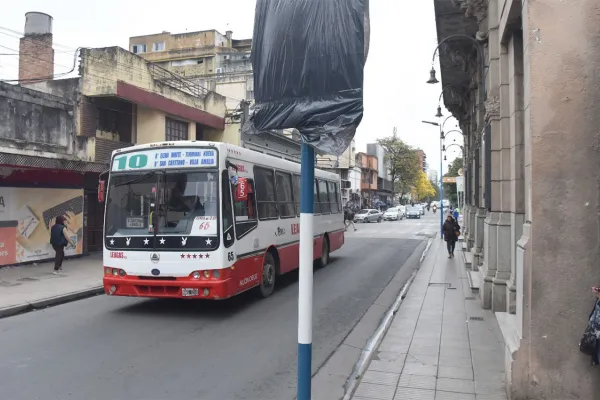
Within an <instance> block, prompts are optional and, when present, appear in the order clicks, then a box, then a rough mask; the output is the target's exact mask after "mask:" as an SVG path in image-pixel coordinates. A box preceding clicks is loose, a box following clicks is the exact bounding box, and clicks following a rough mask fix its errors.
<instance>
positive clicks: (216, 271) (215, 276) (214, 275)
mask: <svg viewBox="0 0 600 400" xmlns="http://www.w3.org/2000/svg"><path fill="white" fill-rule="evenodd" d="M220 276H221V271H220V270H218V269H213V278H215V279H219V277H220Z"/></svg>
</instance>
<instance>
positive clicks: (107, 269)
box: [104, 267, 112, 275]
mask: <svg viewBox="0 0 600 400" xmlns="http://www.w3.org/2000/svg"><path fill="white" fill-rule="evenodd" d="M111 273H112V270H111V269H110V268H109V267H106V268H104V274H105V275H110V274H111Z"/></svg>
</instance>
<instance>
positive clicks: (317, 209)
mask: <svg viewBox="0 0 600 400" xmlns="http://www.w3.org/2000/svg"><path fill="white" fill-rule="evenodd" d="M313 204H314V210H313V214H321V203H319V185H318V184H317V180H316V179H315V195H314V201H313Z"/></svg>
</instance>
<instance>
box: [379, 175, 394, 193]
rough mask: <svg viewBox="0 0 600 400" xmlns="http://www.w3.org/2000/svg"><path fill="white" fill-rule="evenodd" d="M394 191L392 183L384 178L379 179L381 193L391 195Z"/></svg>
mask: <svg viewBox="0 0 600 400" xmlns="http://www.w3.org/2000/svg"><path fill="white" fill-rule="evenodd" d="M392 189H393V184H392V182H391V181H389V180H387V179H383V178H378V179H377V190H378V191H380V192H389V193H391V192H392Z"/></svg>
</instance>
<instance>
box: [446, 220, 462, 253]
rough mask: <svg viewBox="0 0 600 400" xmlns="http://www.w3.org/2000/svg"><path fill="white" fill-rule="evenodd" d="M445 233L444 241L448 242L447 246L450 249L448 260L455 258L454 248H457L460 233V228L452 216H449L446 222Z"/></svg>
mask: <svg viewBox="0 0 600 400" xmlns="http://www.w3.org/2000/svg"><path fill="white" fill-rule="evenodd" d="M443 231H444V240H445V241H446V246H447V247H448V258H453V257H454V248H455V247H456V242H457V241H458V235H459V232H460V226H458V223H457V222H456V221H455V220H454V218H453V217H452V215H450V214H448V217H447V218H446V221H445V222H444V229H443Z"/></svg>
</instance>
